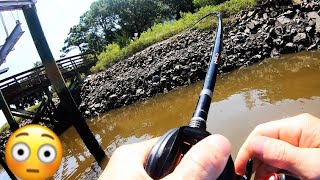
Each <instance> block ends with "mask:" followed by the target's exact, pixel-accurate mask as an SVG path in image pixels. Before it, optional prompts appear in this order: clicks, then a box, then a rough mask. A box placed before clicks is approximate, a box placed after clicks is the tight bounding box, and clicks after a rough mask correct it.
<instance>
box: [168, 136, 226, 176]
mask: <svg viewBox="0 0 320 180" xmlns="http://www.w3.org/2000/svg"><path fill="white" fill-rule="evenodd" d="M230 153H231V144H230V142H229V141H228V140H227V139H226V138H225V137H223V136H221V135H211V136H208V137H206V138H205V139H203V140H202V141H200V142H199V143H197V144H196V145H194V146H193V147H192V148H191V149H190V150H189V151H188V153H187V154H186V155H185V156H184V158H183V159H182V160H181V162H180V164H179V165H178V166H177V167H176V169H175V170H174V171H173V172H172V173H171V174H170V175H168V176H167V177H166V178H172V179H217V178H218V177H219V175H220V174H221V173H222V171H223V169H224V168H225V166H226V163H227V161H228V158H229V156H230Z"/></svg>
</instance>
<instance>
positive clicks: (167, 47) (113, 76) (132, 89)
mask: <svg viewBox="0 0 320 180" xmlns="http://www.w3.org/2000/svg"><path fill="white" fill-rule="evenodd" d="M319 14H320V2H319V1H318V0H293V1H291V0H283V1H279V0H266V1H261V2H260V3H258V5H257V6H256V7H252V8H248V9H245V10H243V11H241V12H240V13H238V14H237V15H236V16H235V17H234V21H233V23H230V24H227V25H225V27H224V32H223V34H224V38H223V44H224V48H223V52H222V64H221V67H220V69H219V72H220V73H223V72H229V71H232V70H234V69H237V68H239V67H242V66H248V65H251V64H253V63H257V62H260V61H262V60H263V59H265V58H269V57H274V56H278V55H280V54H285V53H294V52H298V51H303V50H313V49H319V48H320V43H319V41H320V16H319ZM214 31H215V30H207V31H198V30H194V31H190V32H187V33H182V34H180V35H178V36H175V37H173V38H170V39H168V40H166V41H163V42H160V43H157V44H155V45H153V46H150V47H148V48H147V49H145V50H143V51H141V52H138V53H136V54H134V55H133V56H131V57H129V58H127V59H124V60H123V61H121V62H118V63H116V64H114V65H113V66H112V67H110V68H108V69H107V70H105V71H103V72H100V73H97V74H95V75H91V76H89V77H88V78H87V79H86V80H85V82H84V83H83V84H82V85H81V94H80V97H81V103H80V110H81V111H82V113H83V114H84V115H85V117H92V116H96V115H98V114H100V113H103V112H106V111H108V110H110V109H113V108H118V107H121V106H125V105H128V104H131V103H133V102H136V101H139V100H144V99H146V98H149V97H153V96H155V95H157V94H159V93H165V92H168V91H170V90H173V89H175V88H176V87H179V86H186V85H189V84H192V83H195V82H197V81H199V80H201V79H204V77H205V74H206V70H207V67H208V63H209V60H210V56H211V49H212V47H213V44H214V42H213V41H214Z"/></svg>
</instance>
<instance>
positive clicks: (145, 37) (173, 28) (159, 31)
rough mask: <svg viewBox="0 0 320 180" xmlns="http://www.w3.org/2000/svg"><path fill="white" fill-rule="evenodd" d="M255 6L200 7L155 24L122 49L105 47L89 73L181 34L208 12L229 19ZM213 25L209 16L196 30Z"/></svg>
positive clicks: (248, 2)
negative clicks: (171, 19)
mask: <svg viewBox="0 0 320 180" xmlns="http://www.w3.org/2000/svg"><path fill="white" fill-rule="evenodd" d="M255 4H256V0H230V1H226V2H224V3H222V4H219V5H217V6H205V7H202V8H200V9H199V10H198V11H197V12H196V13H194V14H191V13H185V14H183V17H182V18H181V19H180V20H178V21H174V22H172V23H170V22H165V23H159V24H155V25H154V26H153V27H152V29H148V30H147V31H145V32H143V33H142V34H141V36H140V37H139V38H137V39H135V40H134V41H131V42H130V43H129V44H128V45H127V46H125V47H124V48H122V49H121V48H120V46H119V45H118V44H116V43H113V44H109V45H107V47H106V51H104V52H102V53H101V54H100V55H99V56H98V62H97V63H96V65H95V66H93V67H92V68H91V72H93V73H96V72H98V71H102V70H104V69H105V68H107V67H109V66H110V65H112V64H114V63H116V62H118V61H120V60H122V59H124V58H125V57H128V56H129V55H132V54H134V53H136V52H138V51H141V50H143V49H145V48H146V47H148V46H150V45H152V44H154V43H156V42H159V41H162V40H165V39H168V38H170V37H172V36H174V35H176V34H178V33H180V32H182V31H183V30H185V29H187V28H189V27H190V26H191V25H193V24H194V23H195V22H196V21H198V20H199V19H200V18H201V17H203V16H205V15H206V14H208V13H210V12H213V11H220V12H222V13H223V14H224V16H225V17H230V15H233V14H236V13H237V12H239V11H240V10H242V9H244V8H246V7H248V6H254V5H255ZM225 20H230V18H225ZM215 24H216V18H215V17H213V16H211V17H209V18H206V19H205V20H203V21H202V22H201V23H199V24H198V25H197V26H196V28H198V29H208V28H211V27H212V26H213V25H215Z"/></svg>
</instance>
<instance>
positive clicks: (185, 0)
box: [163, 0, 195, 20]
mask: <svg viewBox="0 0 320 180" xmlns="http://www.w3.org/2000/svg"><path fill="white" fill-rule="evenodd" d="M163 2H164V4H167V5H168V6H169V7H170V9H171V10H172V13H173V15H174V16H175V18H176V20H178V19H180V18H181V12H182V13H185V12H191V13H194V12H195V7H194V4H193V2H192V0H163Z"/></svg>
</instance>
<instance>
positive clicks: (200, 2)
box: [193, 0, 226, 7]
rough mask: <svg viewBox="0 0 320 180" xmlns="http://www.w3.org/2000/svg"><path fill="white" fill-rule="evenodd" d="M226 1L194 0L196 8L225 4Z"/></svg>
mask: <svg viewBox="0 0 320 180" xmlns="http://www.w3.org/2000/svg"><path fill="white" fill-rule="evenodd" d="M225 1H226V0H193V4H194V5H195V6H196V7H203V6H212V5H217V4H220V3H223V2H225Z"/></svg>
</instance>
